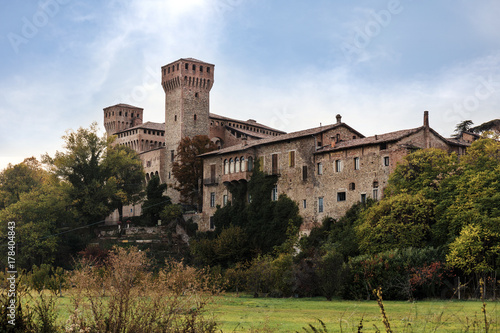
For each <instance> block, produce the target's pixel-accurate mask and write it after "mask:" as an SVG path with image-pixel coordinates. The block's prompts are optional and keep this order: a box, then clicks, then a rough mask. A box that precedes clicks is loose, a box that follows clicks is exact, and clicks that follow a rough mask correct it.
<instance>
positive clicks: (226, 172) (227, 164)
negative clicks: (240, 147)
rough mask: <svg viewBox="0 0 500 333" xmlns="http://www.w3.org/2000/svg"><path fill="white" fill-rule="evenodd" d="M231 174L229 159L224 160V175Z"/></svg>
mask: <svg viewBox="0 0 500 333" xmlns="http://www.w3.org/2000/svg"><path fill="white" fill-rule="evenodd" d="M228 173H229V163H228V162H227V159H225V160H224V174H225V175H227V174H228Z"/></svg>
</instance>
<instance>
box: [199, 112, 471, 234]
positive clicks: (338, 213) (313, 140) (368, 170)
mask: <svg viewBox="0 0 500 333" xmlns="http://www.w3.org/2000/svg"><path fill="white" fill-rule="evenodd" d="M337 119H338V123H337V124H335V125H329V126H324V127H319V128H314V129H310V130H306V131H300V132H295V133H289V134H285V135H282V136H279V137H275V138H271V139H267V140H266V139H263V140H259V141H255V142H252V143H246V144H240V145H236V146H233V147H230V148H225V149H221V150H218V151H214V152H211V153H207V154H204V155H203V156H202V157H203V161H204V162H203V164H204V174H205V175H211V177H209V178H208V179H205V181H204V186H205V188H204V192H203V216H202V222H201V224H200V229H201V230H210V229H212V228H213V225H212V224H211V216H213V214H214V213H215V210H216V206H217V205H220V206H224V205H225V204H226V203H227V202H228V201H230V200H231V193H230V192H229V191H228V189H227V185H228V184H229V183H231V182H247V181H248V180H249V179H250V177H251V174H252V168H251V164H250V163H249V161H255V160H257V159H258V160H259V161H261V165H262V170H263V171H264V172H266V173H268V174H276V175H278V181H277V185H276V188H275V190H274V191H273V193H272V194H271V196H272V198H273V199H274V200H276V199H277V198H278V196H279V194H281V193H284V194H286V195H287V196H288V197H290V198H291V199H292V200H294V201H295V202H296V203H297V204H298V205H299V209H300V214H301V216H302V217H303V218H304V224H303V225H302V230H303V231H304V232H308V231H309V230H310V229H311V228H312V227H313V226H314V225H315V224H316V223H319V222H321V221H322V220H323V219H324V218H325V217H331V218H334V219H338V218H340V217H342V216H343V215H344V214H345V213H346V211H347V210H348V209H349V208H350V207H351V206H352V205H353V204H354V203H356V202H359V201H365V200H367V199H368V198H371V199H375V200H379V199H381V198H382V197H383V195H384V188H385V187H386V185H387V181H388V179H389V175H390V173H391V172H392V171H393V170H394V168H395V167H396V165H397V164H398V163H399V162H400V161H401V160H402V159H403V158H404V156H406V155H407V154H408V153H409V152H411V151H413V150H416V149H423V148H439V149H443V150H445V151H448V152H452V151H455V150H456V148H457V146H460V147H462V148H465V147H466V146H467V144H464V143H457V142H450V141H449V140H448V139H445V138H443V137H442V136H440V135H439V134H438V133H436V132H435V131H434V130H432V129H431V128H430V127H429V123H428V121H429V120H428V113H427V112H425V114H424V125H423V126H421V127H418V128H414V129H409V130H402V131H397V132H392V133H386V134H382V135H375V136H372V137H364V136H363V135H362V134H360V133H359V132H357V131H355V130H354V129H352V128H351V127H349V126H347V125H346V124H344V123H342V122H340V116H337ZM243 161H245V162H243ZM238 163H239V166H238Z"/></svg>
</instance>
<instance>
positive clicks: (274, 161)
mask: <svg viewBox="0 0 500 333" xmlns="http://www.w3.org/2000/svg"><path fill="white" fill-rule="evenodd" d="M271 159H272V166H271V167H272V170H271V171H272V174H273V175H277V174H278V173H279V170H278V154H272V155H271Z"/></svg>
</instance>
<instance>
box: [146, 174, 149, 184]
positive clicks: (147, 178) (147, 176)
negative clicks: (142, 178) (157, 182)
mask: <svg viewBox="0 0 500 333" xmlns="http://www.w3.org/2000/svg"><path fill="white" fill-rule="evenodd" d="M146 181H147V182H149V173H147V174H146Z"/></svg>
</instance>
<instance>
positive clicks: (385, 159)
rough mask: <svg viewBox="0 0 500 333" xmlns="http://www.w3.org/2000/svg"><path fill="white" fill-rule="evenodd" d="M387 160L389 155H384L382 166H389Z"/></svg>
mask: <svg viewBox="0 0 500 333" xmlns="http://www.w3.org/2000/svg"><path fill="white" fill-rule="evenodd" d="M389 162H390V160H389V156H386V157H384V166H389V164H390V163H389Z"/></svg>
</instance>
